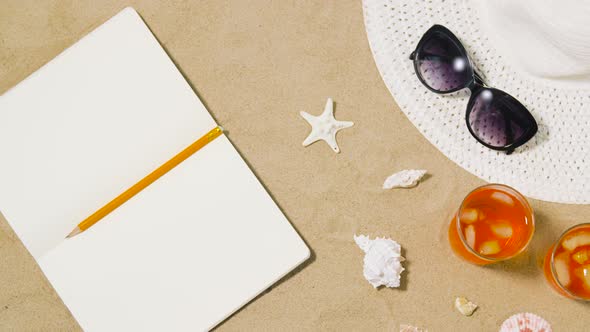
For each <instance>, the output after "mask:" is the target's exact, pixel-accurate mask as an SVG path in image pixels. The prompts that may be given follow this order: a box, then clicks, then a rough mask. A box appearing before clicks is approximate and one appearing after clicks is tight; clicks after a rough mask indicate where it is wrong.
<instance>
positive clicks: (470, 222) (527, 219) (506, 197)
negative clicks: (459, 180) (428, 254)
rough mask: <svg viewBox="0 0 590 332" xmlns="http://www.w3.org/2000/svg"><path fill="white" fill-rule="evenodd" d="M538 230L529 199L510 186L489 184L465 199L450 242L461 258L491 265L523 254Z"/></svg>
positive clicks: (451, 226)
mask: <svg viewBox="0 0 590 332" xmlns="http://www.w3.org/2000/svg"><path fill="white" fill-rule="evenodd" d="M534 231H535V217H534V215H533V209H532V208H531V206H530V205H529V203H528V202H527V200H526V198H524V196H523V195H522V194H520V193H519V192H518V191H516V190H514V189H513V188H511V187H508V186H506V185H502V184H488V185H485V186H481V187H479V188H476V189H475V190H473V191H472V192H470V193H469V194H468V195H467V196H466V197H465V198H464V199H463V202H462V203H461V206H460V207H459V209H458V210H457V213H456V214H455V215H454V217H453V218H452V220H451V222H450V225H449V242H450V244H451V248H452V249H453V251H454V252H455V254H457V255H458V256H459V257H461V258H463V259H464V260H466V261H468V262H470V263H474V264H478V265H487V264H490V263H494V262H498V261H503V260H506V259H510V258H512V257H514V256H516V255H518V254H519V253H521V252H522V251H523V250H524V249H525V248H526V247H527V245H528V244H529V242H530V241H531V239H532V237H533V233H534Z"/></svg>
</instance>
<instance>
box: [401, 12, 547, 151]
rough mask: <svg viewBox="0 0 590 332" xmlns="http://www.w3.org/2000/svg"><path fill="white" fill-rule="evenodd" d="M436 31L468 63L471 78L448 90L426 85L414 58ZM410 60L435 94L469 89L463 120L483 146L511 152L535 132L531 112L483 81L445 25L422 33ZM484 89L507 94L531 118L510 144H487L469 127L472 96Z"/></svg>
mask: <svg viewBox="0 0 590 332" xmlns="http://www.w3.org/2000/svg"><path fill="white" fill-rule="evenodd" d="M436 33H439V34H443V35H445V36H446V37H448V38H449V39H450V40H451V41H452V42H453V43H455V45H456V46H457V47H458V48H459V51H461V52H462V54H463V55H464V56H465V57H466V58H467V61H468V63H469V66H468V67H469V70H470V71H471V79H470V80H469V82H466V83H465V84H464V85H463V86H459V87H457V88H455V89H452V90H449V91H440V90H436V89H434V88H432V87H431V86H430V85H428V83H426V81H425V80H424V78H423V77H422V75H421V74H420V70H419V68H418V61H417V60H416V59H417V55H418V53H419V51H420V50H421V49H422V47H423V46H424V43H425V42H426V41H428V40H430V37H431V36H432V35H433V34H436ZM410 60H412V61H413V64H414V72H415V73H416V76H417V77H418V79H419V80H420V82H421V83H422V85H424V86H425V87H426V88H427V89H428V90H430V91H432V92H434V93H436V94H450V93H453V92H457V91H459V90H463V89H469V90H470V91H471V96H470V97H469V101H468V102H467V109H466V111H465V122H466V124H467V129H468V130H469V133H470V134H471V136H473V138H475V139H476V140H477V141H478V142H479V143H481V144H482V145H483V146H485V147H487V148H489V149H492V150H496V151H505V152H506V154H511V153H512V152H514V149H516V148H518V147H519V146H521V145H523V144H525V143H526V142H528V141H529V140H530V139H531V138H533V136H535V134H536V133H537V130H538V126H537V121H536V120H535V118H534V117H533V115H532V114H531V112H530V111H529V110H528V109H527V108H526V107H525V106H524V105H523V104H522V103H521V102H520V101H518V100H517V99H516V98H514V97H513V96H511V95H510V94H508V93H506V92H504V91H502V90H499V89H495V88H492V87H489V86H488V85H487V84H486V83H485V81H484V80H483V78H482V77H481V75H479V73H478V72H477V70H476V69H475V66H474V64H473V61H472V60H471V57H470V56H469V54H468V53H467V50H466V49H465V47H464V46H463V43H461V41H460V40H459V38H457V36H455V34H454V33H452V32H451V31H450V30H449V29H447V28H446V27H444V26H442V25H439V24H435V25H433V26H432V27H431V28H430V29H428V30H427V31H426V32H425V33H424V35H423V36H422V38H420V41H419V42H418V45H417V46H416V49H415V50H414V51H413V52H412V53H411V54H410ZM484 89H486V90H489V91H491V92H492V93H493V95H495V96H509V97H510V98H512V99H513V100H514V102H516V104H517V106H518V107H521V108H522V109H524V110H525V111H526V115H528V116H529V117H530V119H531V120H532V121H531V123H532V124H533V126H532V127H531V128H528V129H527V130H526V131H525V132H524V133H523V134H522V136H521V137H520V138H519V139H518V140H515V141H514V142H512V143H511V144H508V145H505V146H493V145H490V144H487V143H486V142H484V141H482V140H481V139H480V138H479V137H478V136H477V135H476V134H475V132H474V131H473V128H471V124H469V115H470V114H471V111H472V108H473V104H474V103H475V98H474V97H475V96H477V95H478V94H479V93H481V91H480V90H484ZM504 116H505V117H509V115H506V114H505V115H504ZM508 130H510V128H509V127H508ZM508 134H510V133H508Z"/></svg>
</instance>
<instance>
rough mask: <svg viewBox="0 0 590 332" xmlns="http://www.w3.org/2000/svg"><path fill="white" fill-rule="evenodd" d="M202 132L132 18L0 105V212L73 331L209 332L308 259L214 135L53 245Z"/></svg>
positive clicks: (202, 122) (189, 100)
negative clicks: (64, 308) (120, 202)
mask: <svg viewBox="0 0 590 332" xmlns="http://www.w3.org/2000/svg"><path fill="white" fill-rule="evenodd" d="M195 56H197V55H195ZM215 125H216V124H215V122H214V120H213V119H212V117H211V116H210V115H209V113H208V112H207V110H206V109H205V107H204V106H203V105H202V103H201V102H200V101H199V99H198V98H197V96H196V95H195V94H194V92H193V91H192V90H191V88H190V87H189V85H188V84H187V82H186V81H185V80H184V78H183V77H182V75H181V74H180V73H179V72H178V70H177V69H176V68H175V66H174V64H173V63H172V62H171V61H170V59H169V58H168V57H167V55H166V53H165V52H164V50H163V49H162V48H161V47H160V45H159V44H158V43H157V41H156V40H155V38H154V37H153V35H152V34H151V33H150V31H149V30H148V29H147V27H146V26H145V24H144V23H143V21H142V20H141V18H140V17H139V16H138V15H137V13H136V12H135V11H134V10H133V9H131V8H127V9H125V10H123V11H122V12H121V13H119V14H117V15H116V16H115V17H113V18H112V19H110V20H109V21H108V22H106V23H105V24H103V25H102V26H100V27H99V28H97V29H96V30H95V31H93V32H91V33H90V34H89V35H88V36H86V37H84V38H83V39H82V40H80V41H79V42H78V43H76V44H75V45H73V46H72V47H70V48H69V49H68V50H66V51H64V52H63V53H62V54H60V55H59V56H58V57H57V58H55V59H54V60H52V61H51V62H49V63H48V64H47V65H46V66H44V67H43V68H41V69H40V70H38V71H37V72H35V73H34V74H33V75H31V76H30V77H28V78H27V79H26V80H24V81H23V82H22V83H20V84H18V85H17V86H16V87H14V88H13V89H11V90H10V91H8V92H7V93H6V94H5V95H3V96H0V154H1V155H2V162H1V163H0V184H1V185H0V210H1V211H2V213H3V214H4V216H5V217H6V219H7V220H8V222H9V223H10V224H11V226H12V227H13V229H14V230H15V232H16V234H17V235H18V236H19V237H20V239H21V240H22V241H23V243H24V244H25V246H26V247H27V249H28V250H29V251H30V252H31V254H32V255H33V257H35V259H36V260H37V262H38V263H39V265H40V266H41V269H42V270H43V272H44V273H45V274H46V276H47V278H48V279H49V281H50V282H51V283H52V285H53V286H54V288H55V289H56V291H57V293H58V294H59V295H60V297H61V298H62V300H63V301H64V303H65V304H66V306H67V307H68V308H69V309H70V311H71V312H72V314H73V315H74V317H75V318H76V319H77V320H78V322H79V323H80V325H81V326H82V328H83V329H85V330H87V331H148V330H155V331H173V330H174V331H176V330H203V329H208V328H211V327H213V326H214V325H216V324H217V323H219V322H220V321H221V320H223V319H224V318H225V317H227V316H229V315H230V314H231V313H232V312H234V311H235V310H237V309H239V308H240V307H241V306H242V305H243V304H245V303H247V302H248V301H249V300H251V299H252V298H253V297H255V296H256V295H257V294H259V293H260V292H262V291H263V290H264V289H266V288H267V287H269V286H270V285H271V284H272V283H273V282H275V281H277V280H278V279H279V278H281V277H282V276H283V275H285V274H286V273H288V272H289V271H290V270H291V269H293V268H294V267H295V266H297V265H298V264H300V263H301V262H303V261H304V260H305V259H306V258H307V257H308V256H309V250H308V248H307V247H306V246H305V244H304V243H303V241H302V240H301V238H299V236H298V235H297V234H296V232H295V230H294V229H293V228H292V227H291V225H290V224H289V222H288V221H287V220H286V218H285V217H284V215H283V214H282V213H281V212H280V210H279V209H278V208H277V206H276V205H275V204H274V202H273V201H272V199H271V198H270V196H269V195H268V194H267V193H266V191H265V190H264V188H263V187H262V185H261V184H260V183H259V182H258V181H257V179H256V177H255V176H254V174H253V173H252V172H251V171H250V170H249V169H248V167H247V165H246V164H245V163H244V161H243V160H242V159H241V157H240V156H239V154H238V153H237V151H236V150H235V149H234V148H233V147H232V145H231V143H230V142H229V141H228V139H227V138H226V137H225V136H221V137H219V138H217V139H216V140H215V141H213V142H212V143H210V144H209V145H208V146H206V147H205V148H203V149H202V150H201V151H198V152H197V153H196V154H195V155H193V156H192V157H190V158H189V159H188V160H186V161H185V162H183V163H182V164H181V165H180V166H178V167H177V168H175V169H174V170H172V171H171V172H170V173H168V174H166V175H164V176H163V177H162V178H161V179H159V180H158V181H157V182H156V183H154V184H152V185H151V186H149V187H148V188H147V189H145V190H144V191H142V192H141V193H140V194H138V195H137V196H135V197H134V198H132V199H131V200H130V201H128V202H127V203H125V204H124V205H123V206H121V207H119V208H118V209H117V210H115V211H114V212H113V213H111V214H110V215H108V216H107V217H106V218H105V219H103V220H101V221H100V222H98V223H97V224H96V225H94V226H93V227H92V228H91V229H89V230H88V231H86V232H84V233H82V234H80V235H78V236H76V237H74V238H72V239H69V240H65V239H64V236H65V235H66V234H68V233H69V232H70V231H71V230H72V229H73V228H74V227H75V226H76V225H77V224H78V223H79V222H80V221H82V220H83V219H84V218H86V217H87V216H89V215H90V214H91V213H93V212H94V211H96V210H97V209H98V208H100V207H102V206H103V205H104V204H106V203H108V202H109V201H110V200H111V199H113V198H114V197H116V196H117V195H118V194H120V193H121V192H122V191H124V190H125V189H127V188H129V187H130V186H131V185H133V184H134V183H136V182H137V181H139V180H140V179H141V178H143V177H144V176H146V175H147V174H148V173H150V172H151V171H152V170H154V169H155V168H157V167H158V166H160V165H161V164H162V163H164V162H165V161H167V160H169V159H170V158H172V157H173V156H174V155H176V154H177V153H178V152H180V151H181V150H182V149H183V148H185V147H186V146H188V145H189V144H191V143H192V142H193V141H195V140H196V139H198V138H199V137H201V136H202V135H203V134H205V133H206V132H208V131H209V130H210V129H212V128H213V127H214V126H215Z"/></svg>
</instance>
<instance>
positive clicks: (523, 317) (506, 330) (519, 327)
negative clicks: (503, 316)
mask: <svg viewBox="0 0 590 332" xmlns="http://www.w3.org/2000/svg"><path fill="white" fill-rule="evenodd" d="M552 331H553V330H552V329H551V325H549V323H548V322H547V321H546V320H544V319H543V318H541V317H539V316H537V315H535V314H531V313H528V312H527V313H520V314H516V315H512V316H510V318H508V319H507V320H505V321H504V323H502V326H501V327H500V332H552Z"/></svg>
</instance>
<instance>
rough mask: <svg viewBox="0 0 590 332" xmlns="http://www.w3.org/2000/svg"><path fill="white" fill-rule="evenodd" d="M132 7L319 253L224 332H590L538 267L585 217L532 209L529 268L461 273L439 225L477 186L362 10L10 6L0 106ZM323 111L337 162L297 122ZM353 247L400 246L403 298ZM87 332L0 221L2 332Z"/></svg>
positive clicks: (16, 2) (150, 4)
mask: <svg viewBox="0 0 590 332" xmlns="http://www.w3.org/2000/svg"><path fill="white" fill-rule="evenodd" d="M128 5H131V6H133V7H134V8H135V9H136V10H137V11H138V12H139V14H140V15H141V16H142V17H143V19H144V20H145V21H146V23H147V25H148V26H149V27H150V28H151V30H152V31H153V33H154V34H155V35H156V37H157V38H158V39H159V40H160V42H161V43H162V44H163V46H164V47H165V48H166V50H167V51H168V54H169V55H170V56H171V57H172V59H173V60H174V61H175V63H176V64H177V66H178V67H179V68H180V70H181V71H182V72H183V73H184V75H185V77H186V78H187V80H188V81H189V82H190V83H191V84H192V86H193V87H194V89H195V90H196V91H197V93H198V94H199V96H200V97H201V99H202V100H203V102H204V103H205V104H206V105H207V107H208V108H209V110H210V112H211V113H212V114H213V115H214V116H215V117H216V119H217V120H218V122H219V123H220V124H222V125H223V126H224V127H226V128H227V129H229V131H230V136H229V137H230V139H231V140H232V141H233V143H234V144H235V145H236V146H237V148H238V149H239V150H240V152H241V153H242V154H243V156H244V158H245V159H246V160H247V161H248V162H249V163H250V165H251V167H252V169H253V170H254V171H255V172H256V174H257V175H258V176H259V178H260V180H261V181H262V182H263V183H264V185H265V186H266V187H267V188H268V190H269V191H270V192H271V194H272V195H273V197H274V198H275V200H276V202H277V204H278V205H279V206H280V207H281V208H282V209H283V211H284V212H285V214H286V215H287V217H288V218H289V219H290V220H291V222H292V223H293V225H294V226H295V227H296V228H297V230H298V231H299V232H300V234H301V235H302V237H303V238H304V239H305V240H306V242H307V243H308V245H309V246H310V247H311V249H312V250H313V256H312V259H311V260H310V262H309V263H308V264H306V265H304V266H303V267H302V268H300V269H298V270H297V271H296V272H295V273H292V274H290V275H289V276H288V277H287V278H285V279H284V280H283V281H282V282H280V283H278V284H277V285H275V287H273V288H272V289H271V290H270V291H268V292H266V293H265V294H264V295H262V296H260V297H259V298H258V299H256V300H255V301H254V302H252V303H250V304H249V305H248V306H246V307H245V308H244V309H242V310H241V311H239V312H238V313H237V314H235V315H234V316H233V317H232V318H230V319H229V320H227V321H226V322H225V323H223V324H222V325H221V326H220V327H219V328H218V330H219V331H237V330H254V329H256V330H396V329H397V327H398V325H399V324H400V323H410V324H414V325H417V326H422V327H425V328H428V329H429V330H430V331H460V330H461V331H495V330H497V329H498V327H499V326H500V324H501V323H502V321H503V320H504V319H505V318H507V317H508V316H510V315H511V314H513V313H517V312H522V311H530V312H535V313H537V314H539V315H541V316H543V317H545V318H546V319H547V320H548V321H550V322H551V323H552V324H553V327H554V329H555V330H556V331H583V330H588V324H590V319H589V318H588V312H589V310H590V304H584V303H578V302H574V301H570V300H566V299H563V298H560V297H559V296H558V295H556V294H554V293H553V292H552V291H551V290H550V289H549V287H548V286H547V285H546V284H545V281H544V279H543V276H542V272H541V269H540V262H541V257H542V255H543V252H544V251H545V250H547V248H548V246H549V244H550V242H551V241H554V240H555V239H556V238H557V237H558V235H559V234H560V233H561V231H563V230H564V229H565V228H566V227H568V226H570V225H573V224H576V223H580V222H587V221H588V216H590V206H572V205H559V204H552V203H546V202H540V201H532V202H531V203H532V205H533V207H534V209H535V210H536V217H537V232H536V234H535V237H534V239H533V242H532V244H531V246H530V248H529V250H528V251H527V252H526V253H524V254H522V255H521V256H519V257H518V258H517V259H515V260H513V261H510V262H506V263H501V264H497V265H495V266H491V267H485V268H482V267H476V266H472V265H469V264H467V263H464V262H462V261H460V260H459V259H457V258H455V257H454V256H453V255H452V253H451V251H450V248H449V246H448V244H447V242H446V236H445V230H444V228H445V224H446V222H447V221H448V220H449V218H450V216H451V214H452V213H453V210H454V209H456V208H457V206H458V204H459V203H460V201H461V199H462V197H463V196H464V195H465V194H466V193H467V192H468V191H470V189H472V188H474V187H475V186H477V185H481V184H483V181H481V180H479V179H477V178H476V177H474V176H472V175H471V174H469V173H467V172H466V171H464V170H463V169H461V168H460V167H458V166H457V165H455V164H454V163H452V162H451V161H449V160H448V159H447V158H445V156H444V155H442V154H441V153H440V152H438V150H437V149H436V148H434V147H433V146H431V145H430V144H429V143H428V142H427V141H426V139H424V138H423V137H422V136H421V135H420V134H419V133H418V131H417V130H416V129H415V128H414V126H413V125H412V124H411V123H410V122H409V121H408V120H407V119H406V117H405V116H404V115H403V114H402V113H401V112H400V111H399V109H398V107H397V105H396V104H395V101H394V99H393V98H392V97H391V96H390V94H389V92H388V91H387V89H386V88H385V86H384V84H383V82H382V81H381V78H380V76H379V74H378V72H377V69H376V67H375V64H374V62H373V59H372V56H371V52H370V50H369V46H368V42H367V39H366V35H365V30H364V25H363V18H362V9H361V3H360V1H357V0H354V1H353V0H347V1H323V0H322V1H319V0H318V1H286V0H284V1H283V0H281V1H270V0H269V1H218V0H215V1H207V2H205V1H114V0H113V1H32V0H31V1H22V0H1V1H0V93H2V92H4V91H6V90H7V89H8V88H10V87H11V86H13V85H15V84H16V83H18V82H19V81H21V80H22V79H24V78H25V77H26V76H28V75H29V74H31V73H32V72H34V71H35V70H36V69H38V68H39V67H40V66H42V65H43V64H44V63H46V62H47V61H49V60H50V59H52V58H53V57H54V56H56V55H57V54H59V53H60V52H61V51H62V50H64V49H65V48H66V47H68V46H69V45H71V44H73V43H74V42H76V41H77V40H78V39H80V38H81V37H82V36H84V35H85V34H87V33H88V32H90V31H91V30H92V29H93V28H95V27H97V26H98V25H100V24H101V23H103V22H104V21H106V20H107V19H108V18H110V17H111V16H113V15H114V14H116V13H117V12H118V11H119V10H121V9H122V8H124V7H125V6H128ZM408 47H413V45H411V46H408ZM416 84H419V83H418V81H417V80H416ZM327 97H332V98H334V100H335V102H336V117H337V118H338V119H341V120H350V121H354V122H355V126H354V127H353V128H352V129H347V130H344V131H342V132H341V133H340V134H339V137H338V141H339V143H340V148H341V150H342V153H341V154H339V155H336V154H334V153H333V152H332V151H331V150H330V149H329V147H328V146H327V145H325V144H324V143H323V142H320V143H316V144H314V145H312V146H310V147H308V148H303V147H302V146H301V142H302V141H303V139H304V138H305V137H306V136H307V134H308V130H309V128H308V125H307V123H306V122H305V121H303V120H302V119H301V118H300V117H299V111H307V112H309V113H312V114H319V113H321V111H322V110H323V107H324V104H325V101H326V98H327ZM0 111H1V110H0ZM460 130H464V128H461V129H460ZM0 162H1V161H0ZM404 168H425V169H428V170H429V171H430V173H431V176H430V177H429V178H428V179H427V180H426V181H425V182H424V183H422V184H421V185H420V186H419V187H417V188H415V189H412V190H398V191H383V190H381V185H382V183H383V180H384V179H385V178H386V177H387V176H388V175H390V174H391V173H393V172H394V171H397V170H400V169H404ZM0 185H1V184H0ZM31 208H34V207H31ZM354 233H363V234H367V235H371V236H389V237H392V238H394V239H397V240H398V241H399V242H400V243H401V245H402V246H403V247H404V249H405V253H404V254H405V256H406V257H407V259H408V262H407V263H406V268H407V273H404V276H403V281H402V288H401V289H381V290H374V289H373V288H372V287H371V286H370V285H369V284H368V283H367V282H366V281H365V280H364V279H363V276H362V258H363V255H362V253H361V251H360V250H359V249H358V248H357V247H356V245H355V244H354V242H353V239H352V235H353V234H354ZM457 295H465V296H467V297H468V298H470V299H471V300H473V301H474V302H476V303H478V304H479V305H480V309H478V311H477V312H476V313H475V314H474V315H473V316H472V317H463V316H461V315H460V314H458V313H457V312H455V311H454V309H453V305H452V303H453V300H454V298H455V296H457ZM146 298H147V299H149V289H148V290H146ZM162 305H165V304H162ZM195 314H198V313H195ZM77 329H79V327H78V325H77V323H76V322H75V320H74V319H73V318H72V317H71V315H70V314H69V312H68V310H67V308H66V307H65V306H64V305H63V304H62V302H61V300H60V299H59V297H58V296H57V295H56V294H55V292H54V291H53V289H52V287H51V285H50V284H49V283H48V282H47V280H46V279H45V277H44V276H43V274H42V273H41V271H40V269H39V268H38V267H37V265H36V263H35V261H34V260H33V259H32V258H31V257H30V256H29V254H28V252H27V251H26V249H25V248H24V247H23V246H22V244H21V243H20V241H19V240H18V238H16V236H15V235H14V233H13V232H12V230H11V229H10V227H9V226H8V224H7V223H6V221H4V220H0V330H24V331H27V330H45V331H48V330H77Z"/></svg>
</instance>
